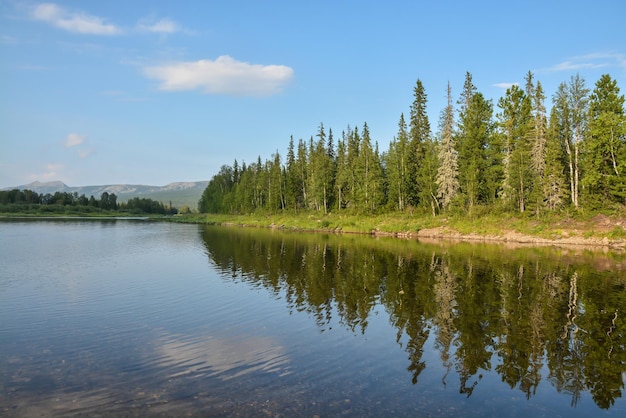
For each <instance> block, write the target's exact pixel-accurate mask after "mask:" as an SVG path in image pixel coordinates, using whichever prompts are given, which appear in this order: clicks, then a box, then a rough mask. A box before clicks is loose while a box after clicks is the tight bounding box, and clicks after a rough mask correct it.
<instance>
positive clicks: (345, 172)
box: [335, 131, 350, 210]
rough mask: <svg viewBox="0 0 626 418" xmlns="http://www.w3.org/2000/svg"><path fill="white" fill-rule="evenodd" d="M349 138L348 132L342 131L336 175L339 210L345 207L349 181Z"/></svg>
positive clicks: (338, 145) (338, 143)
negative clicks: (347, 147)
mask: <svg viewBox="0 0 626 418" xmlns="http://www.w3.org/2000/svg"><path fill="white" fill-rule="evenodd" d="M347 142H348V138H347V135H346V132H345V131H344V132H342V136H341V139H340V140H339V141H338V142H337V154H336V158H335V161H336V167H337V168H336V175H335V196H336V204H337V210H341V209H343V208H344V204H345V193H346V191H347V189H348V182H349V170H350V167H349V166H348V154H347V149H346V143H347Z"/></svg>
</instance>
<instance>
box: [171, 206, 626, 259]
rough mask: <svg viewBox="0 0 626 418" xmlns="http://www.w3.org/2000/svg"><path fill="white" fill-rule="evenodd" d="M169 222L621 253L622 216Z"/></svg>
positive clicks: (186, 218)
mask: <svg viewBox="0 0 626 418" xmlns="http://www.w3.org/2000/svg"><path fill="white" fill-rule="evenodd" d="M168 219H169V220H171V221H173V222H185V223H199V224H210V225H221V226H238V227H257V228H271V229H281V230H287V231H301V232H323V233H337V234H366V235H374V236H391V237H398V238H404V239H418V240H420V241H426V240H429V241H430V240H448V241H473V242H479V241H482V242H487V241H488V242H494V243H496V242H497V243H506V244H521V245H534V246H568V247H569V246H579V247H595V248H605V249H610V250H614V251H624V250H625V249H626V216H624V215H605V214H594V215H588V216H586V217H585V216H582V215H577V216H567V217H557V216H554V215H552V216H546V217H543V218H540V219H537V218H530V217H528V218H524V217H515V216H511V215H509V214H500V215H483V216H479V217H474V218H470V217H445V216H438V217H429V216H422V217H420V216H413V215H410V214H404V213H396V214H382V215H371V216H359V215H346V214H339V215H337V214H332V213H330V214H326V215H322V216H319V215H318V214H315V213H301V214H283V213H281V214H274V215H261V214H252V215H225V214H190V215H183V216H174V217H171V218H168Z"/></svg>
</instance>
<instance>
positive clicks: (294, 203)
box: [285, 136, 300, 210]
mask: <svg viewBox="0 0 626 418" xmlns="http://www.w3.org/2000/svg"><path fill="white" fill-rule="evenodd" d="M285 172H286V173H285V177H286V178H285V206H286V207H287V208H289V209H294V210H297V209H298V197H299V195H300V193H299V183H298V172H297V166H296V152H295V144H294V141H293V136H291V137H290V138H289V146H288V148H287V164H286V167H285Z"/></svg>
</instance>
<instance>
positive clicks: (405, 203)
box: [198, 72, 626, 216]
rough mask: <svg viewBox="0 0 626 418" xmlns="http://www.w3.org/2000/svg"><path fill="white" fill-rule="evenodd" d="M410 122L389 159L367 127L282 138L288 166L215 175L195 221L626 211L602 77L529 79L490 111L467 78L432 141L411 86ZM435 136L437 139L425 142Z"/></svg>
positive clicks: (625, 118) (418, 90)
mask: <svg viewBox="0 0 626 418" xmlns="http://www.w3.org/2000/svg"><path fill="white" fill-rule="evenodd" d="M413 98H414V100H413V103H412V104H411V105H410V109H409V112H408V113H407V114H406V115H405V114H404V113H402V114H401V115H400V117H399V120H398V127H397V134H396V135H395V137H394V138H393V139H392V140H391V141H390V143H389V148H388V149H387V150H380V149H379V145H378V142H376V141H374V140H373V139H372V138H371V137H370V129H369V127H368V125H367V123H364V124H363V126H362V127H358V126H355V127H350V126H348V127H347V128H346V129H344V130H343V131H342V132H341V133H340V134H338V135H337V134H336V133H335V132H333V130H332V129H328V130H326V128H325V127H324V125H323V123H320V125H319V127H318V130H317V132H316V133H315V134H314V135H313V136H311V137H310V138H309V139H308V140H304V139H299V140H298V141H295V140H294V138H293V137H291V138H290V140H289V144H288V147H287V153H286V155H285V157H283V156H281V155H280V153H279V152H278V151H276V152H275V153H274V154H272V156H271V158H269V159H266V160H265V161H264V160H262V159H261V157H260V156H259V157H258V159H257V161H255V162H250V163H248V164H246V163H245V162H243V161H242V162H241V163H239V162H238V161H237V160H235V161H234V163H233V164H232V165H223V166H222V167H221V169H220V171H219V172H218V173H217V174H215V175H214V176H213V178H212V179H211V181H210V182H209V184H208V186H207V188H206V189H205V191H204V193H203V195H202V197H201V199H200V201H199V207H198V209H199V211H200V212H203V213H228V214H244V213H255V212H264V213H278V212H280V211H300V210H307V211H316V212H321V213H329V212H331V211H332V212H337V211H348V212H350V213H357V214H368V213H386V212H395V211H402V212H404V211H411V213H413V211H416V212H418V213H423V214H432V215H433V216H434V215H437V214H440V213H446V212H450V213H457V214H464V213H470V214H471V213H481V212H482V211H485V210H494V209H497V210H499V211H505V212H517V213H526V214H530V215H540V214H542V213H545V212H557V211H562V210H566V209H572V210H580V209H586V210H614V209H618V210H619V209H623V208H624V207H625V205H626V114H625V112H624V95H623V94H620V89H619V87H618V86H617V82H616V81H615V80H614V79H612V78H611V76H610V75H608V74H605V75H602V76H601V77H600V79H599V80H598V81H597V82H596V83H595V85H594V86H593V88H590V87H588V86H587V84H586V81H585V80H584V79H583V78H582V77H580V76H579V75H576V76H572V77H571V78H570V80H569V81H567V82H562V83H561V84H560V85H559V86H558V88H557V90H556V92H554V93H553V94H552V97H551V106H550V111H549V112H548V111H547V106H546V100H548V99H547V98H546V92H544V90H543V87H542V85H541V82H539V81H536V80H535V77H534V75H533V74H532V73H531V72H528V73H527V74H526V76H525V84H524V85H523V86H518V85H512V86H511V87H510V88H508V89H507V90H506V92H505V94H504V96H502V97H501V98H500V99H499V100H498V102H497V103H496V104H494V103H493V101H492V100H488V99H486V98H485V97H484V96H483V94H481V93H480V92H479V91H478V89H477V88H476V86H475V85H474V84H473V82H472V75H471V74H470V73H469V72H468V73H466V75H465V81H464V84H463V88H462V91H461V93H460V95H459V97H458V98H454V97H453V95H452V92H451V88H450V84H448V87H447V105H446V106H445V108H444V109H442V110H441V114H440V117H439V121H438V126H437V128H436V130H433V128H432V127H431V122H430V121H429V119H428V116H427V111H426V109H427V94H426V90H425V88H424V86H423V84H422V82H421V81H420V80H419V79H418V80H417V82H416V85H415V87H414V89H413ZM433 132H436V133H434V134H433Z"/></svg>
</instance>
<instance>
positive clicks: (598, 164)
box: [582, 74, 626, 203]
mask: <svg viewBox="0 0 626 418" xmlns="http://www.w3.org/2000/svg"><path fill="white" fill-rule="evenodd" d="M619 93H620V90H619V87H618V86H617V82H616V81H615V80H612V79H611V77H610V76H609V75H608V74H604V75H603V76H602V77H600V79H599V80H598V82H597V83H596V87H595V88H594V90H593V93H592V94H591V96H590V101H589V135H588V136H587V137H586V138H585V141H584V144H583V149H584V154H583V160H584V168H585V170H584V178H583V180H582V183H583V185H584V186H585V188H586V189H587V191H588V194H589V195H590V199H587V200H591V201H596V202H597V203H601V202H604V203H609V202H612V201H618V202H622V203H624V202H625V199H626V145H625V142H624V138H625V137H626V116H625V114H624V96H623V95H620V94H619Z"/></svg>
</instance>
